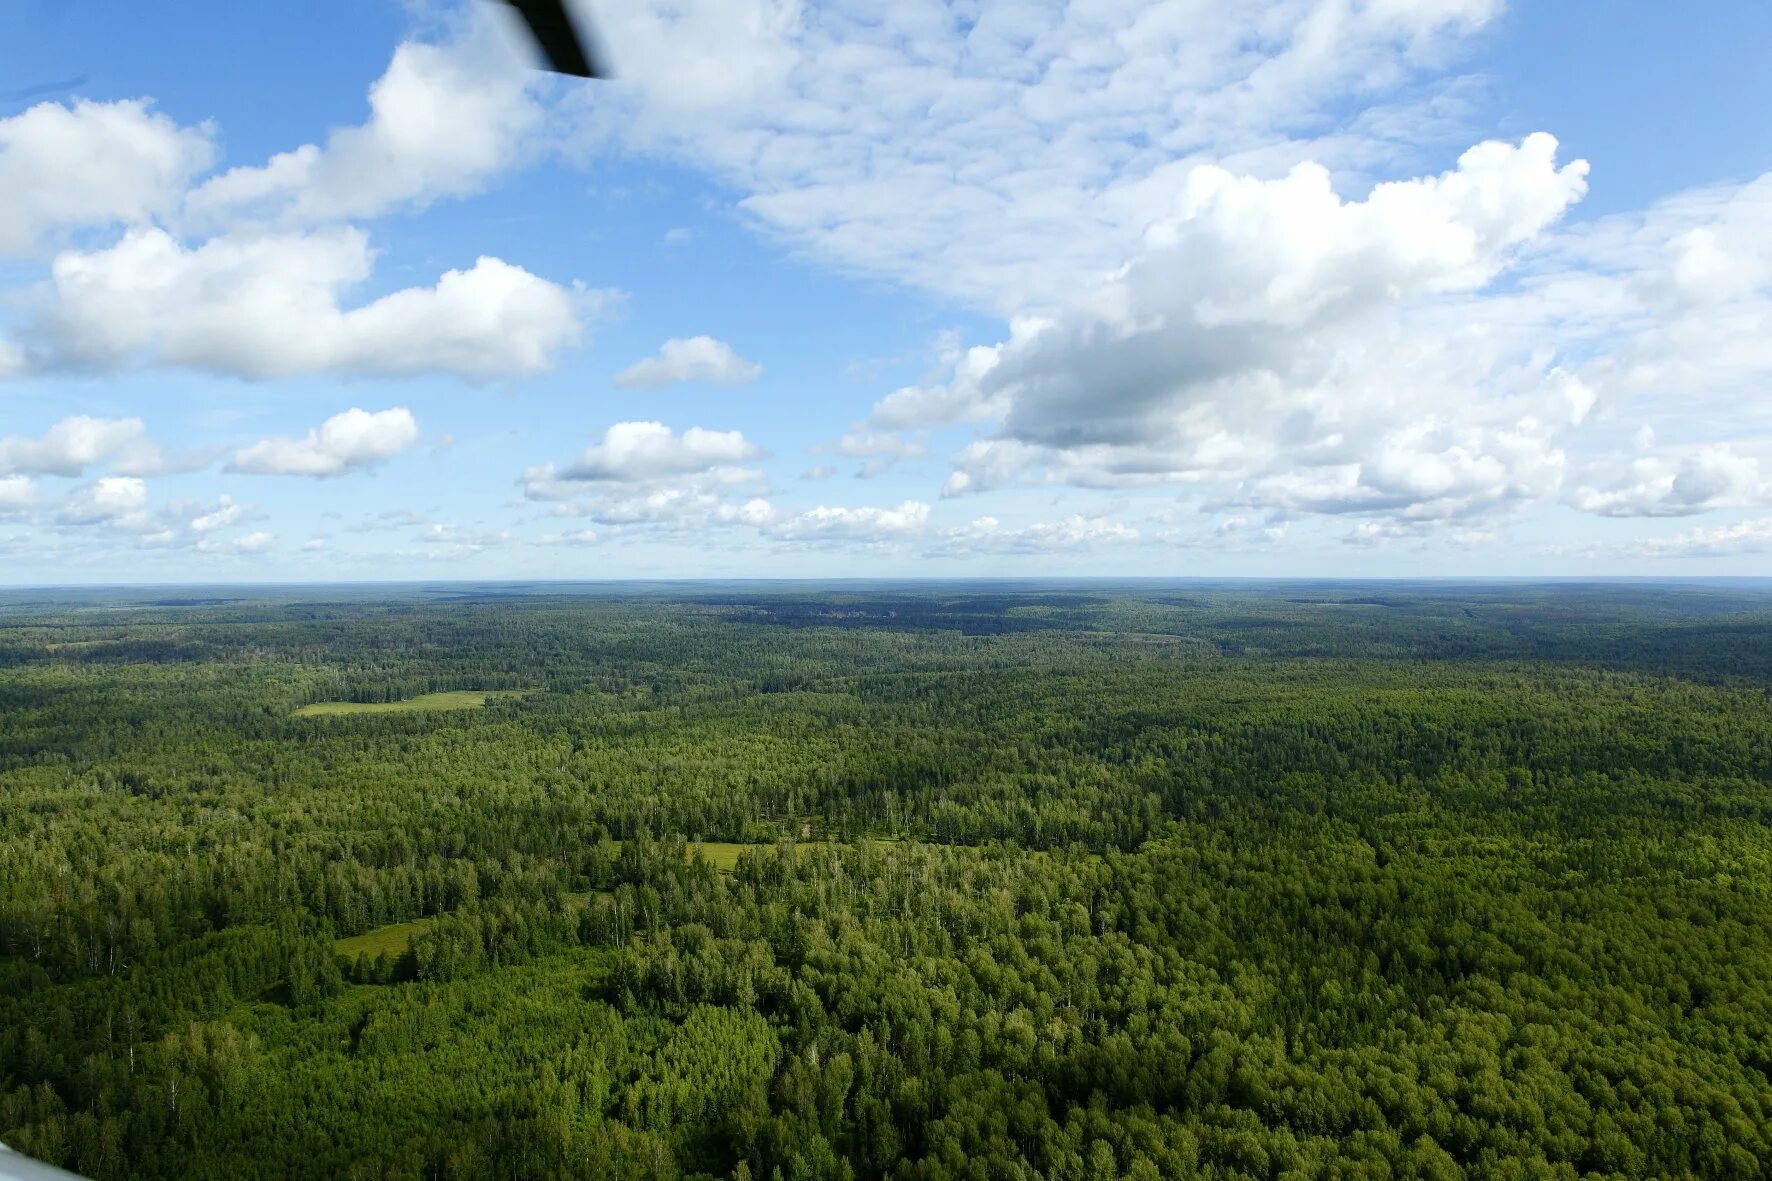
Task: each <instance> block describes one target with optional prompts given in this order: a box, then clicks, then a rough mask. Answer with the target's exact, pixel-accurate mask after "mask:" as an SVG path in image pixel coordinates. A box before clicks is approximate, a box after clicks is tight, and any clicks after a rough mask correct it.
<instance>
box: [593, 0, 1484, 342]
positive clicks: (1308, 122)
mask: <svg viewBox="0 0 1772 1181" xmlns="http://www.w3.org/2000/svg"><path fill="white" fill-rule="evenodd" d="M1501 7H1502V6H1501V3H1500V0H1445V2H1437V3H1414V2H1398V3H1392V2H1385V3H1365V4H1349V3H1346V2H1345V0H1278V2H1274V0H1227V2H1226V3H1221V4H1214V5H1200V4H1197V3H1189V2H1187V0H1169V2H1165V3H1155V4H1140V5H1137V6H1130V5H1125V4H1120V3H1106V4H1089V5H1078V4H1071V5H1045V6H1026V5H1021V6H1012V7H999V8H995V9H983V10H979V9H975V8H973V7H969V6H965V5H952V4H949V3H945V2H944V0H911V2H909V3H905V4H897V5H893V6H892V7H891V10H890V11H881V10H879V9H878V8H868V9H866V10H865V11H863V10H861V9H854V8H846V7H842V6H828V5H824V6H815V5H802V4H799V3H795V2H793V0H673V2H671V3H668V4H667V3H664V2H663V0H645V2H641V3H635V4H630V5H622V6H618V7H617V8H615V9H613V10H611V9H609V8H608V7H603V8H599V9H598V10H597V11H596V13H595V18H596V22H597V27H598V28H599V30H601V31H602V34H603V40H604V42H605V44H606V45H607V46H608V49H609V53H610V55H611V57H612V59H613V60H614V62H615V63H616V68H617V70H618V72H619V73H620V75H621V77H622V78H624V79H627V80H629V81H624V82H622V83H618V84H617V85H616V86H615V87H611V88H608V89H607V90H604V89H598V90H596V91H589V90H587V91H582V92H575V93H573V94H571V95H570V97H569V98H568V100H567V101H568V102H569V103H572V104H575V105H576V106H577V107H578V108H579V109H580V111H581V114H582V118H583V121H584V123H585V125H586V127H587V130H588V131H589V133H590V135H591V137H592V139H593V141H601V140H602V139H605V138H610V139H620V140H622V141H625V143H626V144H627V145H628V146H636V147H639V148H642V149H645V150H651V151H655V152H660V153H663V154H666V155H669V156H672V157H675V158H679V159H684V160H687V161H690V162H692V163H694V164H696V165H699V166H701V167H704V168H708V169H710V170H712V171H713V172H714V173H715V174H716V175H718V176H719V177H720V178H721V179H723V180H725V181H726V182H728V183H730V184H732V185H733V186H735V187H737V188H738V189H739V190H740V191H742V192H745V193H747V194H748V196H747V197H746V198H745V199H744V200H743V201H742V203H741V204H742V208H743V209H744V211H745V212H746V213H748V214H749V215H750V216H752V217H753V218H755V219H756V220H757V221H758V222H760V223H762V225H763V226H764V227H766V228H767V229H769V230H771V231H773V232H775V233H778V234H782V235H785V236H787V237H788V238H789V239H790V240H791V241H793V242H795V243H796V244H797V245H800V246H802V247H803V248H805V249H807V250H809V251H810V252H812V253H815V254H817V255H819V256H822V257H823V258H825V259H827V260H830V261H833V262H835V263H837V264H838V265H840V266H842V267H844V268H845V269H854V270H861V271H865V272H868V273H873V274H877V275H885V276H889V277H893V278H897V279H903V280H906V281H909V282H912V283H915V284H919V285H921V286H924V287H927V288H930V289H933V290H935V291H938V292H941V293H943V294H946V295H951V296H958V297H960V298H962V299H965V300H968V301H970V302H973V303H977V304H981V305H985V306H989V307H993V308H996V309H998V310H1002V311H1010V312H1012V311H1017V310H1020V309H1021V308H1022V307H1024V306H1027V305H1028V304H1039V303H1050V302H1053V301H1057V300H1060V299H1062V297H1063V296H1064V295H1065V294H1066V293H1067V291H1068V290H1069V289H1071V288H1072V287H1073V286H1074V284H1075V283H1076V282H1077V281H1078V279H1079V277H1087V276H1091V275H1094V274H1099V273H1101V272H1103V271H1105V270H1107V269H1108V268H1109V267H1111V266H1112V265H1113V264H1114V262H1115V261H1117V260H1118V259H1119V258H1121V257H1123V256H1124V255H1125V254H1126V253H1127V251H1128V250H1129V249H1130V247H1131V246H1132V245H1133V243H1134V242H1135V241H1136V239H1137V237H1138V234H1139V232H1140V230H1141V229H1142V227H1143V226H1145V225H1146V224H1148V223H1149V222H1150V221H1152V220H1153V219H1154V218H1155V217H1157V216H1158V215H1159V214H1160V213H1161V207H1162V204H1163V200H1164V198H1163V194H1164V193H1165V192H1168V191H1172V190H1173V187H1174V178H1175V177H1176V176H1177V175H1178V174H1179V173H1180V171H1182V170H1183V169H1185V167H1186V166H1187V165H1189V164H1192V163H1198V162H1202V161H1204V160H1207V159H1220V160H1226V159H1235V160H1236V162H1237V163H1238V164H1239V165H1241V166H1243V167H1246V168H1248V169H1249V170H1251V171H1258V172H1264V173H1269V174H1271V172H1272V171H1273V170H1274V168H1273V166H1274V164H1275V163H1276V162H1278V161H1286V162H1290V160H1292V159H1296V158H1298V157H1299V156H1300V155H1302V154H1304V152H1303V148H1304V146H1305V144H1306V143H1308V144H1309V146H1310V147H1311V149H1312V152H1313V154H1315V155H1317V156H1318V157H1319V158H1328V159H1330V161H1331V163H1332V164H1334V165H1335V166H1337V167H1350V166H1351V167H1368V166H1370V165H1372V164H1374V163H1376V162H1380V161H1385V160H1390V159H1393V158H1395V157H1397V156H1399V155H1401V154H1403V153H1404V152H1406V151H1408V150H1409V147H1411V146H1412V145H1399V144H1398V143H1397V142H1395V141H1396V139H1397V138H1398V137H1408V136H1409V134H1410V133H1411V132H1416V133H1420V132H1423V131H1424V129H1432V130H1435V131H1438V130H1440V125H1441V124H1443V123H1444V121H1445V119H1446V116H1445V115H1444V114H1443V113H1442V112H1443V110H1444V108H1445V107H1447V106H1449V105H1451V103H1450V102H1448V101H1446V99H1447V96H1448V93H1449V92H1452V91H1455V89H1456V86H1457V83H1456V80H1452V81H1448V82H1446V83H1445V84H1444V85H1441V86H1435V87H1418V85H1417V84H1418V83H1419V82H1420V80H1421V79H1422V77H1423V76H1424V74H1425V73H1426V72H1427V71H1429V70H1433V69H1438V68H1442V67H1443V66H1444V64H1445V62H1446V60H1447V58H1448V57H1449V55H1450V53H1451V52H1452V50H1453V49H1454V48H1455V47H1456V46H1457V45H1458V44H1459V43H1460V42H1461V41H1462V40H1464V39H1465V38H1467V37H1468V36H1469V35H1470V34H1472V33H1474V32H1476V31H1477V30H1479V29H1481V28H1482V27H1484V26H1485V25H1486V24H1487V23H1489V22H1490V21H1491V20H1492V19H1493V17H1494V16H1495V14H1496V13H1498V12H1499V11H1500V10H1501ZM1349 96H1353V97H1355V98H1357V99H1358V100H1359V106H1358V107H1357V108H1356V110H1358V111H1360V112H1361V113H1360V114H1358V115H1355V116H1353V117H1341V118H1337V117H1330V116H1329V115H1328V114H1327V113H1326V111H1327V108H1329V107H1330V105H1331V104H1332V103H1334V102H1336V101H1337V100H1344V99H1346V98H1347V97H1349ZM1303 137H1308V139H1305V138H1303ZM1280 167H1281V168H1283V167H1284V164H1281V165H1280Z"/></svg>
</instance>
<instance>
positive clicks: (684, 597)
mask: <svg viewBox="0 0 1772 1181" xmlns="http://www.w3.org/2000/svg"><path fill="white" fill-rule="evenodd" d="M1769 690H1772V585H1767V584H1754V583H1748V582H1740V583H1716V584H1709V585H1704V584H1671V583H1610V584H1595V585H1577V584H1554V585H1546V584H1523V583H1505V582H1495V583H1484V584H1476V585H1454V584H1447V583H1422V584H1404V583H1395V582H1386V583H1370V584H1356V583H1290V584H1288V583H1259V584H1247V583H1245V584H1233V583H1210V582H1185V583H1181V582H1135V583H1107V582H1075V583H1009V582H999V583H971V584H965V583H951V584H942V583H936V584H932V583H922V584H905V585H886V584H832V585H820V586H811V585H804V584H755V583H752V584H730V585H722V584H679V585H669V584H656V585H640V584H610V585H603V586H568V585H560V584H536V585H522V586H517V585H506V586H468V585H442V586H408V587H334V588H209V589H204V590H200V591H193V590H190V589H188V588H186V589H181V590H169V591H165V592H156V591H151V590H143V589H133V590H109V591H83V592H75V591H46V590H36V591H9V592H0V838H3V840H0V1141H4V1142H6V1143H8V1144H11V1145H13V1146H14V1147H17V1148H20V1149H22V1150H25V1151H28V1152H31V1153H34V1154H36V1155H38V1156H41V1157H44V1158H46V1159H49V1160H51V1161H54V1162H57V1163H61V1164H64V1165H66V1166H68V1167H70V1168H74V1169H78V1170H80V1171H81V1172H84V1173H87V1174H89V1175H92V1176H94V1177H124V1176H151V1177H177V1178H239V1177H253V1176H309V1177H329V1178H330V1177H346V1178H381V1177H390V1178H409V1177H410V1178H418V1177H424V1178H483V1177H484V1178H494V1177H496V1178H507V1177H508V1178H516V1177H531V1178H534V1177H553V1176H559V1177H605V1176H640V1177H674V1176H708V1177H749V1178H757V1179H758V1181H762V1179H764V1178H771V1177H776V1176H779V1177H781V1178H783V1179H784V1181H792V1179H802V1178H804V1179H810V1178H833V1179H834V1178H868V1177H904V1178H938V1177H977V1178H997V1177H1002V1178H1012V1177H1029V1178H1031V1177H1051V1178H1078V1179H1081V1178H1119V1177H1134V1178H1154V1177H1187V1176H1202V1177H1213V1178H1263V1179H1272V1181H1278V1179H1280V1178H1307V1177H1323V1178H1343V1177H1345V1178H1353V1177H1393V1178H1403V1177H1446V1178H1454V1177H1482V1178H1532V1177H1576V1176H1613V1177H1662V1176H1668V1177H1730V1178H1755V1177H1772V1165H1769V1164H1768V1162H1769V1161H1772V697H1769ZM443 693H449V694H458V695H464V696H463V698H462V699H464V700H465V699H466V697H465V695H469V694H471V695H473V697H474V698H476V699H480V700H483V702H484V703H483V704H481V705H479V706H478V707H477V708H459V709H411V708H397V709H387V710H374V711H343V712H341V711H338V710H336V709H335V710H331V711H327V712H322V713H319V714H313V713H312V712H310V713H308V714H304V713H303V712H302V711H303V707H306V706H310V705H314V704H316V703H323V702H353V703H363V704H383V703H396V702H411V701H413V700H415V699H419V700H425V699H426V695H430V694H443ZM469 704H472V702H469Z"/></svg>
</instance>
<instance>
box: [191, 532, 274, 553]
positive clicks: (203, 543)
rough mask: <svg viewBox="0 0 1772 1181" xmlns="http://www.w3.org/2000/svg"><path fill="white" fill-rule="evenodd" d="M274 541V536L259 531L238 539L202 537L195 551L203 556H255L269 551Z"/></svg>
mask: <svg viewBox="0 0 1772 1181" xmlns="http://www.w3.org/2000/svg"><path fill="white" fill-rule="evenodd" d="M276 540H277V538H276V535H275V534H272V533H266V532H265V531H264V530H262V529H261V530H258V531H256V532H253V533H247V534H244V535H242V536H240V537H204V538H202V539H200V540H199V541H198V542H197V545H196V549H197V551H198V552H199V553H205V554H256V553H262V552H263V551H265V550H267V549H269V548H270V546H271V543H272V542H273V541H276Z"/></svg>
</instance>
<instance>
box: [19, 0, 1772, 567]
mask: <svg viewBox="0 0 1772 1181" xmlns="http://www.w3.org/2000/svg"><path fill="white" fill-rule="evenodd" d="M581 11H582V12H583V13H585V14H587V15H588V16H589V17H590V19H591V20H593V21H594V22H595V25H596V27H597V29H598V31H599V34H600V37H601V40H602V42H603V44H604V48H605V51H606V53H607V55H608V56H609V58H610V59H611V60H612V61H613V62H614V64H615V66H616V68H617V70H618V71H619V72H620V74H621V77H620V79H619V80H618V81H616V82H611V83H582V82H575V81H567V80H561V79H555V78H552V77H549V76H546V75H542V74H540V73H538V72H536V71H534V70H533V69H530V68H529V62H528V60H527V57H526V47H525V46H524V44H523V42H522V41H521V39H520V38H519V37H518V36H517V35H516V34H515V33H514V31H513V30H512V28H511V27H510V25H509V23H508V21H507V20H506V19H505V17H504V15H503V12H502V9H501V8H499V7H498V6H495V5H488V4H484V3H478V2H476V3H472V4H467V5H457V4H450V3H440V2H438V3H432V2H418V0H411V2H408V3H396V2H393V0H388V2H386V3H352V4H345V3H329V2H321V0H316V2H315V3H311V4H307V5H299V6H261V5H237V4H229V3H221V2H219V0H203V2H200V3H190V4H181V5H177V6H171V7H170V8H167V7H164V6H143V5H126V4H122V3H119V2H114V0H113V2H107V3H96V2H93V0H69V2H63V3H49V2H47V0H20V2H18V3H15V4H12V5H9V6H8V7H7V8H6V9H5V10H4V11H3V12H0V581H3V582H9V583H43V582H51V583H69V582H133V581H210V580H291V579H299V580H330V579H369V578H408V577H418V578H496V577H521V578H532V577H565V578H585V577H653V576H661V577H685V576H699V575H706V576H734V575H738V576H782V575H808V576H846V575H932V576H935V575H946V574H965V575H981V574H1005V575H1031V574H1047V573H1052V574H1100V575H1121V574H1124V575H1195V574H1197V575H1225V574H1247V575H1276V574H1285V575H1325V576H1335V575H1346V576H1374V575H1410V576H1414V575H1422V574H1448V575H1460V574H1465V575H1468V574H1483V575H1491V574H1518V575H1534V574H1560V575H1587V574H1666V575H1718V574H1764V573H1766V572H1767V570H1768V568H1769V567H1768V561H1767V556H1766V555H1767V553H1768V551H1772V505H1769V502H1772V435H1769V433H1768V426H1769V421H1768V410H1769V409H1772V401H1769V399H1768V377H1769V376H1772V139H1769V137H1768V133H1767V131H1766V129H1765V125H1764V120H1763V119H1762V118H1759V117H1758V114H1759V112H1762V111H1764V110H1766V109H1769V108H1772V82H1769V81H1768V76H1769V75H1772V71H1767V70H1765V69H1764V65H1763V62H1764V49H1765V46H1767V45H1768V44H1772V10H1768V9H1767V7H1766V6H1765V5H1764V4H1761V3H1757V2H1750V0H1741V2H1738V3H1725V2H1719V3H1717V4H1714V5H1708V6H1706V14H1705V19H1704V20H1702V21H1701V20H1697V19H1694V18H1693V17H1692V16H1691V15H1690V14H1688V13H1684V12H1682V11H1681V10H1680V9H1678V8H1677V7H1676V6H1669V5H1662V4H1650V3H1637V4H1599V3H1593V2H1589V0H1581V2H1578V3H1576V2H1572V3H1560V4H1556V5H1549V4H1537V5H1524V4H1520V5H1516V6H1515V7H1514V8H1512V9H1509V8H1507V7H1505V6H1503V5H1502V4H1500V3H1499V2H1497V0H1382V2H1380V0H1368V2H1366V3H1351V2H1348V0H1283V2H1281V3H1272V4H1269V3H1262V4H1256V3H1247V4H1244V3H1226V4H1213V5H1200V4H1194V3H1172V4H1148V5H1147V4H1130V3H1119V2H1118V0H1097V2H1095V3H1092V4H1087V5H1084V4H1077V5H1073V6H1070V7H1068V8H1066V7H1064V6H1062V5H1048V4H1038V3H1027V4H1007V3H1004V4H987V5H976V4H954V5H947V4H940V3H911V4H906V5H899V6H895V7H894V10H893V12H892V14H891V15H890V16H889V17H887V18H885V19H881V18H879V17H878V16H877V15H876V13H877V6H867V5H853V6H844V5H814V4H793V3H789V2H787V0H721V2H718V3H716V2H714V0H706V2H703V0H682V2H679V3H674V4H671V5H663V4H651V3H642V2H637V0H630V2H624V3H615V2H613V0H601V2H598V3H585V4H583V5H581Z"/></svg>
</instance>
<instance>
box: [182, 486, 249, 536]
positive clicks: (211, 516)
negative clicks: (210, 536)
mask: <svg viewBox="0 0 1772 1181" xmlns="http://www.w3.org/2000/svg"><path fill="white" fill-rule="evenodd" d="M245 512H246V507H245V506H244V505H242V504H241V503H240V502H239V501H237V500H235V499H234V498H233V497H232V496H229V495H227V494H226V493H223V494H222V497H221V500H220V501H219V502H218V503H217V504H216V505H215V507H214V508H210V509H205V510H204V511H202V512H200V513H198V514H197V515H196V516H194V517H192V518H191V522H190V527H191V531H192V532H194V533H214V532H215V531H216V530H217V529H226V528H227V527H228V526H229V525H233V524H235V523H236V522H238V521H239V520H240V517H241V516H242V515H243V514H244V513H245Z"/></svg>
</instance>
